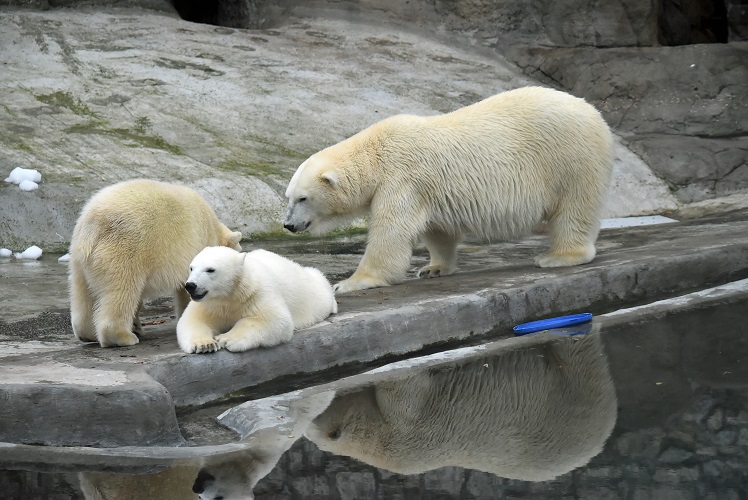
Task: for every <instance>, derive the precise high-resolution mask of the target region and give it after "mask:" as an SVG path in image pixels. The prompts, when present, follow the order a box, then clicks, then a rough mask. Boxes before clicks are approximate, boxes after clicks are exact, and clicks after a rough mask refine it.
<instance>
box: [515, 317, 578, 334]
mask: <svg viewBox="0 0 748 500" xmlns="http://www.w3.org/2000/svg"><path fill="white" fill-rule="evenodd" d="M588 321H592V314H591V313H582V314H570V315H568V316H558V317H557V318H548V319H541V320H538V321H531V322H529V323H523V324H521V325H517V326H515V327H514V333H515V334H516V335H527V334H528V333H535V332H541V331H543V330H550V329H552V328H563V327H566V326H572V325H579V324H581V323H587V322H588Z"/></svg>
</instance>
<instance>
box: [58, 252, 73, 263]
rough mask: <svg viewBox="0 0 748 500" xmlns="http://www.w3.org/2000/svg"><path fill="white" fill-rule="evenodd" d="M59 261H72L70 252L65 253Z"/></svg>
mask: <svg viewBox="0 0 748 500" xmlns="http://www.w3.org/2000/svg"><path fill="white" fill-rule="evenodd" d="M57 262H70V254H69V253H66V254H65V255H63V256H62V257H60V258H59V259H57Z"/></svg>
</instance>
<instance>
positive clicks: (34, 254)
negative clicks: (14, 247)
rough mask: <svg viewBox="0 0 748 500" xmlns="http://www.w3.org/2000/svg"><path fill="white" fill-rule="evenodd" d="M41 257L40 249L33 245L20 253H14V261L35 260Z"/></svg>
mask: <svg viewBox="0 0 748 500" xmlns="http://www.w3.org/2000/svg"><path fill="white" fill-rule="evenodd" d="M41 256H42V249H41V248H39V247H38V246H36V245H34V246H31V247H28V248H27V249H26V250H24V251H23V252H21V253H16V259H18V260H36V259H38V258H39V257H41Z"/></svg>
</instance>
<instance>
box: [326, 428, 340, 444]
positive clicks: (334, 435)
mask: <svg viewBox="0 0 748 500" xmlns="http://www.w3.org/2000/svg"><path fill="white" fill-rule="evenodd" d="M327 437H329V438H330V439H331V440H333V441H337V440H338V439H340V428H338V429H335V430H334V431H332V432H331V433H330V434H328V435H327Z"/></svg>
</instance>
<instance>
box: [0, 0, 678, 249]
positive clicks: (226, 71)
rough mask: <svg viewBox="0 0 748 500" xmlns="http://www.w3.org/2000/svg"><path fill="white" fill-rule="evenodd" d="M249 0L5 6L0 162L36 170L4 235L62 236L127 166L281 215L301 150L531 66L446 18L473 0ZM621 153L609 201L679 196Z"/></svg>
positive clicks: (494, 85)
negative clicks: (221, 5) (212, 7)
mask: <svg viewBox="0 0 748 500" xmlns="http://www.w3.org/2000/svg"><path fill="white" fill-rule="evenodd" d="M103 3H106V2H103ZM238 3H239V2H237V4H238ZM227 4H228V3H227ZM14 5H18V4H17V3H14ZM127 5H137V2H133V3H128V4H127ZM144 5H145V4H144ZM252 5H254V7H252V9H255V8H256V9H255V10H257V13H256V15H257V16H259V19H260V20H259V21H257V22H258V23H259V24H263V25H265V26H271V27H269V28H265V29H253V30H235V29H231V28H226V27H216V26H210V25H205V24H192V23H187V22H185V21H181V20H179V19H178V18H177V16H176V15H175V14H174V12H173V11H171V12H170V11H168V9H167V10H164V9H161V10H150V11H146V10H140V9H135V8H129V9H115V8H111V7H96V8H81V7H78V8H77V9H56V8H51V9H49V10H45V11H39V10H33V9H29V8H13V9H10V10H8V11H7V13H6V15H4V16H3V17H2V19H0V26H2V30H1V31H0V42H2V44H3V47H4V52H3V53H4V55H5V60H4V61H3V71H2V72H0V84H1V88H2V90H0V97H1V100H2V102H3V106H1V107H0V122H1V123H2V126H0V144H2V146H3V148H2V151H0V177H1V176H2V175H3V174H2V172H6V173H7V172H10V171H11V170H12V168H14V167H16V166H24V167H30V168H36V169H37V170H39V171H40V172H41V173H42V176H43V178H42V183H41V184H40V188H39V190H37V191H34V192H22V191H20V190H18V189H17V188H16V187H15V186H11V185H7V184H5V183H0V206H2V207H3V208H4V210H3V217H1V218H0V245H2V246H4V247H8V248H11V249H13V250H22V249H23V248H26V247H27V246H30V245H31V244H37V245H39V246H41V247H42V248H43V249H44V250H46V251H50V250H58V251H62V250H63V249H64V248H65V246H66V244H67V242H68V240H69V238H70V234H71V232H72V228H73V225H74V222H75V218H76V215H77V213H78V211H79V210H80V207H81V206H82V204H83V203H84V202H85V200H86V199H87V198H88V197H89V196H90V195H91V194H92V193H93V192H94V191H95V190H97V189H99V188H101V187H103V186H104V185H108V184H111V183H113V182H116V181H119V180H123V179H126V178H132V177H151V178H157V179H162V180H172V181H175V182H180V183H184V184H187V185H190V186H192V187H194V188H195V189H197V190H198V191H199V192H201V193H202V194H203V195H205V196H206V198H208V200H209V201H210V202H211V204H213V206H214V207H215V208H216V211H217V213H218V214H219V216H220V217H221V218H222V219H223V220H224V221H225V222H226V223H227V224H228V225H229V226H231V227H234V228H237V229H240V230H242V231H243V232H244V233H245V236H247V237H251V233H256V232H267V231H271V232H272V231H276V232H277V231H281V227H280V218H281V212H282V210H283V208H284V204H285V203H284V199H283V192H284V190H285V186H286V183H287V182H288V179H289V178H290V176H291V174H292V172H293V171H294V170H295V168H296V167H297V166H298V165H299V164H300V163H301V162H302V161H303V160H304V159H305V158H306V157H307V156H308V155H310V154H312V153H314V152H315V151H317V150H319V149H322V148H324V147H325V146H327V145H330V144H333V143H335V142H337V141H339V140H341V139H343V138H345V137H347V136H350V135H352V134H353V133H355V132H357V131H359V130H361V129H362V128H364V127H366V126H368V125H370V124H371V123H374V122H376V121H378V120H380V119H382V118H384V117H386V116H389V115H392V114H396V113H401V112H406V113H417V114H435V113H443V112H448V111H452V110H454V109H456V108H459V107H461V106H464V105H467V104H472V103H474V102H476V101H477V100H480V99H482V98H484V97H488V96H490V95H492V94H495V93H497V92H500V91H502V90H507V89H510V88H514V87H517V86H522V85H527V84H536V83H537V82H538V80H537V79H535V77H532V76H529V77H528V76H526V75H523V74H522V72H521V71H520V70H518V69H517V68H516V67H515V66H514V65H513V64H511V63H508V62H506V61H505V60H504V59H503V58H502V57H501V55H499V54H498V53H497V52H495V51H491V50H488V49H486V48H485V47H482V46H481V43H482V42H478V43H476V39H475V38H474V37H472V34H471V33H476V32H475V30H474V29H471V30H469V31H460V30H459V29H458V28H460V26H462V25H461V24H459V23H458V24H454V23H451V22H448V19H447V18H449V19H456V20H459V19H463V17H462V16H463V15H476V16H482V15H483V13H482V11H481V9H482V8H483V7H482V6H481V5H480V4H479V3H475V4H474V5H473V4H469V3H466V4H465V9H467V10H466V11H465V12H462V13H457V14H454V15H455V16H457V17H453V16H452V14H448V13H447V10H450V11H451V9H452V8H451V7H450V6H449V5H446V4H444V5H442V4H440V5H439V6H436V7H435V6H433V5H430V4H428V3H414V4H413V5H410V4H402V3H400V2H383V3H381V4H380V3H378V2H371V3H364V4H356V5H353V4H352V3H346V2H342V3H338V2H330V3H325V2H322V3H318V4H314V5H312V6H307V5H306V4H304V5H301V4H298V3H297V4H293V3H292V2H287V5H286V8H282V7H281V6H270V5H268V4H265V3H263V2H255V3H253V4H252ZM294 5H295V7H294ZM71 6H75V2H72V3H71ZM37 7H38V6H37ZM502 8H503V7H502ZM627 8H628V7H627ZM252 9H250V10H252ZM258 9H259V10H258ZM388 9H389V10H388ZM445 9H446V10H445ZM589 9H593V7H589ZM510 10H512V8H509V7H506V12H504V13H503V14H502V13H500V14H497V15H498V16H499V17H500V18H504V17H505V14H506V15H510V17H511V16H513V15H514V14H511V13H509V11H510ZM624 10H625V9H624ZM502 12H503V11H502ZM222 15H223V14H222ZM266 15H267V20H266V21H262V20H263V19H266V17H263V16H266ZM606 15H607V14H606ZM544 16H545V18H547V19H549V20H553V19H555V17H554V16H555V15H550V16H548V15H546V14H544ZM520 17H522V18H523V19H530V18H529V17H527V16H520ZM603 17H605V16H603ZM464 19H465V20H466V22H472V21H471V20H470V19H468V18H464ZM488 19H491V18H490V17H489V18H488ZM474 20H475V19H473V21H474ZM261 21H262V22H261ZM480 21H481V22H483V19H481V20H480ZM549 22H550V21H549ZM635 24H636V23H635ZM253 25H254V24H253ZM435 26H440V27H444V28H447V27H452V28H455V29H458V30H457V31H456V32H447V31H445V30H444V29H441V28H440V29H439V30H437V32H435V30H434V27H435ZM466 26H467V25H466ZM637 26H638V24H637ZM465 29H467V28H465ZM564 29H566V28H564ZM561 31H562V32H563V33H562V35H563V36H562V38H563V37H566V36H567V34H564V33H566V31H564V30H561ZM614 31H615V30H614ZM571 32H573V30H571V31H569V33H571ZM476 36H478V35H477V34H476ZM534 36H535V35H534V34H531V36H530V37H531V38H532V37H534ZM559 36H561V35H559ZM616 156H617V158H618V159H617V161H616V166H615V175H614V180H613V183H614V191H613V192H612V196H610V197H609V198H608V200H609V201H608V205H607V207H606V210H605V215H609V216H616V215H632V214H641V213H651V212H657V211H662V210H671V209H673V208H675V207H676V204H675V199H674V198H673V197H672V196H671V195H670V193H669V192H668V187H667V185H666V184H665V183H663V182H662V181H661V180H660V179H658V178H657V177H655V176H654V175H652V172H651V171H650V169H649V167H648V166H647V165H645V164H644V163H643V162H642V160H641V158H639V156H637V155H636V154H632V153H631V152H630V151H629V150H628V149H627V147H626V146H625V145H619V146H618V147H617V149H616Z"/></svg>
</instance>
